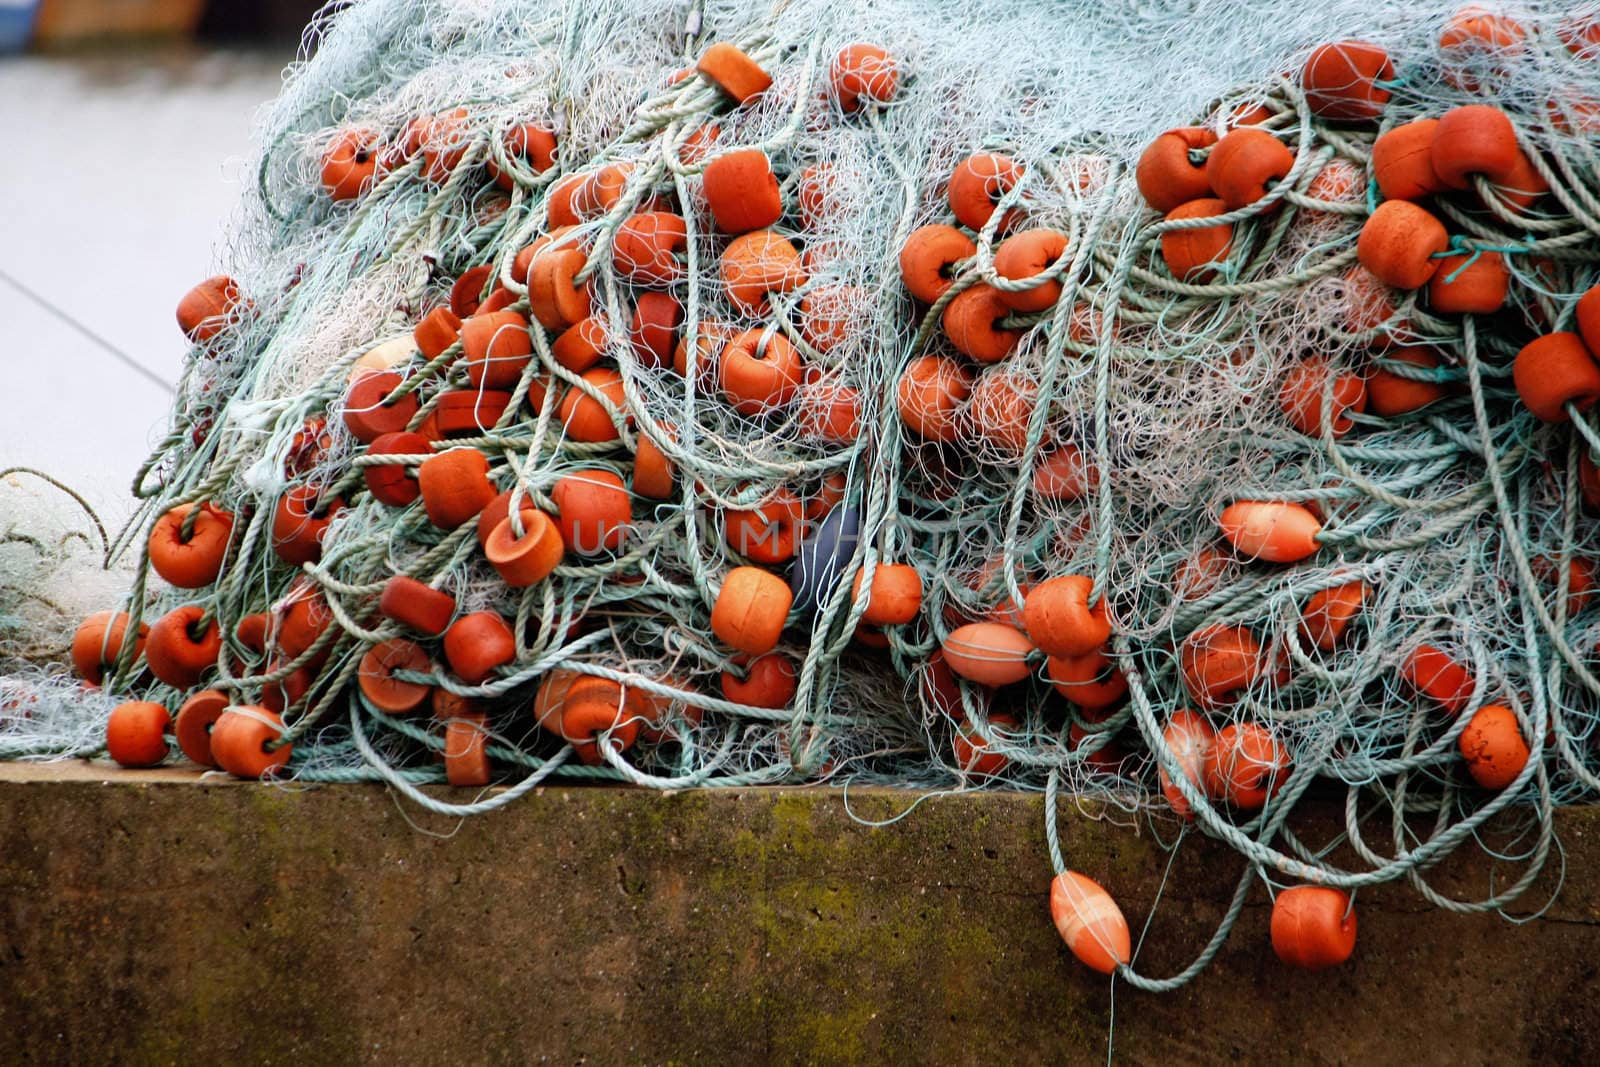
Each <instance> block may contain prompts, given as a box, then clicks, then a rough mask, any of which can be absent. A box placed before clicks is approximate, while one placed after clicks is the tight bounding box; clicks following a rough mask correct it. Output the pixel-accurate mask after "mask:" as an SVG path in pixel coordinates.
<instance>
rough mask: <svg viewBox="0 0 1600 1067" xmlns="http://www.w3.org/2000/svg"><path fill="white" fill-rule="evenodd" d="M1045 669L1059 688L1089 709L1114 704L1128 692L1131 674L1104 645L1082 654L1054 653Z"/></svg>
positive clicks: (1060, 691) (1058, 689)
mask: <svg viewBox="0 0 1600 1067" xmlns="http://www.w3.org/2000/svg"><path fill="white" fill-rule="evenodd" d="M1044 670H1045V674H1046V675H1048V676H1049V678H1050V684H1051V686H1052V687H1053V688H1054V689H1055V691H1056V692H1057V693H1060V694H1061V695H1062V696H1063V697H1064V698H1066V699H1067V700H1070V701H1071V702H1072V703H1074V704H1076V705H1077V706H1078V707H1079V708H1080V709H1082V710H1083V711H1085V712H1090V711H1100V710H1102V709H1105V708H1111V707H1114V706H1116V705H1117V704H1120V703H1122V698H1123V697H1125V696H1127V694H1128V679H1127V676H1125V675H1124V674H1123V673H1122V671H1121V669H1120V668H1118V667H1117V664H1116V661H1115V660H1113V659H1112V658H1111V657H1110V656H1108V655H1106V651H1105V649H1103V648H1097V649H1095V650H1093V651H1092V652H1086V653H1084V654H1083V655H1081V656H1051V657H1050V658H1049V659H1047V660H1045V661H1044Z"/></svg>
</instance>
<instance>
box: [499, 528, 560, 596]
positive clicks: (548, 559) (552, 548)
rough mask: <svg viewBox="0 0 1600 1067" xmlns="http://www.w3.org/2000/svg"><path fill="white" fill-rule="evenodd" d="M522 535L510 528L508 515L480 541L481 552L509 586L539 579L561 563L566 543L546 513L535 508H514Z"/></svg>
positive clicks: (528, 584) (518, 585)
mask: <svg viewBox="0 0 1600 1067" xmlns="http://www.w3.org/2000/svg"><path fill="white" fill-rule="evenodd" d="M518 517H519V519H520V521H521V523H522V536H521V537H518V536H517V534H516V531H515V530H514V529H513V528H512V525H511V518H510V516H509V515H508V516H507V517H506V518H503V519H501V520H500V521H499V522H498V523H496V524H495V526H494V528H493V529H492V530H491V531H490V533H489V536H488V538H487V539H486V540H485V541H484V543H483V555H484V558H485V559H487V560H488V561H489V563H490V565H492V566H493V567H494V569H495V573H497V574H499V575H500V580H501V581H503V582H505V583H506V584H507V585H509V586H510V587H512V588H513V589H522V588H525V587H526V586H530V585H533V584H535V583H537V582H542V581H544V580H545V579H546V578H548V577H549V576H550V575H551V573H552V572H554V571H555V569H556V568H557V567H559V566H560V565H561V558H562V557H563V556H564V555H566V551H567V546H566V543H565V542H564V541H562V539H561V531H560V530H559V529H558V528H557V527H556V524H555V523H554V522H553V521H551V519H550V516H548V515H546V514H545V513H544V512H542V511H539V510H538V509H536V508H523V509H521V510H520V511H519V512H518Z"/></svg>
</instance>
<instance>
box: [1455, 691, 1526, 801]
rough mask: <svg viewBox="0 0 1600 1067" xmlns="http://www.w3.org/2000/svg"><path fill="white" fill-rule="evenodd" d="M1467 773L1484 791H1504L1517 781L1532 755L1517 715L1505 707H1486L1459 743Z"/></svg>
mask: <svg viewBox="0 0 1600 1067" xmlns="http://www.w3.org/2000/svg"><path fill="white" fill-rule="evenodd" d="M1458 743H1459V745H1460V748H1461V758H1462V759H1464V760H1466V761H1467V773H1469V774H1471V775H1472V780H1473V781H1474V782H1477V783H1478V784H1479V785H1480V786H1482V787H1483V788H1485V789H1504V788H1506V787H1507V786H1508V785H1510V784H1511V783H1512V782H1514V781H1516V780H1517V776H1518V775H1519V774H1521V773H1522V769H1523V768H1524V767H1526V766H1527V764H1528V757H1529V755H1530V754H1531V753H1530V752H1529V750H1528V742H1526V741H1525V740H1523V738H1522V727H1521V726H1520V725H1519V724H1518V723H1517V716H1516V714H1515V713H1514V712H1513V711H1512V710H1511V709H1510V708H1508V707H1506V706H1505V705H1504V704H1485V705H1484V706H1483V707H1481V708H1479V709H1478V710H1477V712H1476V713H1474V714H1473V716H1472V721H1471V722H1469V723H1467V728H1466V729H1465V730H1463V731H1461V737H1460V739H1459V742H1458Z"/></svg>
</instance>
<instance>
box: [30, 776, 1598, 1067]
mask: <svg viewBox="0 0 1600 1067" xmlns="http://www.w3.org/2000/svg"><path fill="white" fill-rule="evenodd" d="M916 799H917V798H916V797H915V796H914V795H911V794H901V793H893V792H857V791H854V790H852V791H851V792H850V794H849V796H848V798H846V797H844V796H843V795H841V794H840V793H838V792H836V791H813V790H781V789H767V790H759V791H727V792H722V791H710V792H695V793H684V794H677V795H668V796H662V795H656V794H650V793H645V792H638V791H631V790H618V789H547V790H544V791H542V792H540V793H537V794H535V795H533V796H530V797H528V798H526V799H525V800H523V801H522V802H520V803H518V804H516V805H513V806H512V807H511V808H510V809H509V810H506V811H503V812H500V813H498V814H495V815H490V816H486V817H481V818H477V819H472V820H467V821H464V822H461V821H456V820H446V819H440V818H437V817H433V816H425V815H422V814H419V813H418V812H417V811H416V810H415V809H414V808H412V807H410V806H408V805H405V804H403V803H400V802H397V801H396V800H395V798H393V797H392V796H391V795H390V794H389V793H387V792H385V791H384V790H382V789H380V788H376V787H370V788H369V787H337V788H321V789H306V790H287V789H277V788H269V787H263V786H259V785H249V784H243V783H235V782H230V781H225V780H218V779H214V778H208V779H206V780H203V781H201V780H197V779H196V778H195V776H193V775H190V774H186V773H175V772H155V773H151V774H138V773H128V772H117V771H114V770H111V769H109V768H104V767H100V766H90V765H86V764H77V765H70V766H68V767H66V768H57V769H55V770H52V771H42V772H41V771H38V770H22V771H19V770H17V769H15V768H0V900H3V905H0V1034H3V1035H4V1037H3V1040H4V1042H5V1044H4V1046H3V1047H4V1053H3V1054H0V1059H4V1060H5V1061H8V1062H10V1061H32V1062H71V1063H90V1062H95V1063H98V1062H110V1061H121V1062H131V1063H179V1062H183V1063H193V1062H228V1063H283V1062H314V1063H333V1062H338V1063H380V1062H381V1063H395V1062H404V1063H437V1064H457V1063H479V1062H483V1063H528V1062H551V1063H582V1062H589V1063H712V1064H728V1063H750V1062H778V1063H813V1062H815V1063H874V1064H875V1063H883V1062H897V1063H898V1062H905V1063H940V1064H956V1063H982V1064H1010V1063H1060V1062H1068V1063H1076V1062H1082V1063H1100V1062H1104V1059H1105V1053H1106V1042H1107V1037H1108V1034H1109V1033H1111V1032H1112V1030H1113V1016H1112V1007H1113V998H1112V995H1111V992H1112V991H1111V987H1110V984H1109V983H1108V982H1107V981H1106V980H1105V979H1103V978H1102V977H1100V976H1099V975H1096V974H1093V973H1092V972H1089V971H1087V970H1085V969H1084V968H1083V967H1082V966H1081V965H1079V964H1078V963H1077V962H1076V961H1075V960H1074V959H1073V958H1072V957H1071V956H1070V954H1068V953H1067V951H1066V950H1065V948H1064V947H1063V946H1062V944H1061V942H1060V939H1059V938H1058V937H1057V936H1056V933H1055V930H1054V928H1053V927H1052V926H1051V924H1050V921H1049V918H1048V915H1047V909H1046V898H1045V891H1046V888H1047V886H1048V883H1049V876H1050V872H1049V868H1048V861H1047V860H1046V857H1045V851H1044V846H1043V840H1042V818H1043V809H1042V802H1041V800H1040V799H1039V798H1038V797H1036V796H1022V795H1007V794H977V795H966V796H959V797H940V798H934V799H931V800H928V801H926V802H924V803H922V804H920V805H919V806H918V807H917V808H916V810H915V811H914V812H912V813H911V814H910V815H909V816H908V817H906V818H904V819H902V820H900V821H898V822H896V823H894V824H893V825H888V826H882V827H877V828H873V827H869V826H866V825H863V823H862V822H860V821H856V819H860V820H884V819H887V818H889V817H892V816H894V815H896V814H899V813H900V812H903V811H904V810H905V809H906V808H907V807H908V806H909V805H910V804H911V803H912V802H913V801H914V800H916ZM851 813H854V815H855V816H856V819H852V817H851ZM1330 814H1331V813H1330ZM1129 822H1130V820H1129V819H1128V818H1127V817H1126V816H1120V815H1118V816H1116V817H1112V815H1111V814H1110V813H1107V812H1103V811H1099V810H1097V809H1094V808H1090V807H1083V806H1076V807H1069V808H1068V809H1067V810H1066V811H1065V813H1064V814H1063V826H1062V836H1063V844H1064V847H1065V849H1066V851H1067V853H1068V854H1069V855H1070V856H1071V857H1072V863H1073V865H1074V866H1075V867H1077V868H1079V869H1081V870H1084V871H1085V872H1087V873H1089V874H1091V875H1092V876H1094V877H1096V878H1098V879H1100V880H1101V881H1102V882H1104V883H1105V884H1106V885H1107V886H1108V887H1111V888H1112V889H1113V891H1114V892H1115V893H1116V895H1117V897H1118V898H1119V900H1120V902H1121V904H1122V906H1123V907H1124V909H1125V910H1126V911H1127V913H1128V914H1129V916H1130V918H1132V919H1133V920H1134V922H1135V925H1136V926H1137V925H1138V923H1140V922H1142V920H1143V916H1144V915H1145V914H1146V912H1147V910H1148V909H1149V907H1150V905H1151V903H1152V902H1153V901H1154V900H1155V897H1156V893H1157V890H1158V887H1159V886H1160V885H1161V883H1162V878H1163V874H1164V873H1165V872H1166V870H1167V863H1168V853H1167V852H1165V851H1163V850H1162V849H1161V848H1160V847H1159V846H1158V845H1157V843H1156V842H1155V841H1153V840H1152V838H1151V836H1150V830H1149V827H1148V826H1141V827H1137V828H1135V827H1133V826H1130V825H1129ZM1559 826H1560V834H1561V840H1562V843H1563V845H1564V846H1565V848H1566V860H1567V877H1566V880H1565V882H1564V883H1563V885H1562V886H1561V891H1560V894H1559V896H1558V897H1557V898H1556V899H1555V901H1554V903H1553V904H1552V905H1551V906H1550V908H1549V909H1548V910H1547V911H1546V912H1545V913H1544V915H1543V916H1542V917H1541V918H1539V919H1537V920H1535V921H1532V922H1528V923H1525V924H1521V925H1513V924H1511V923H1508V922H1505V921H1504V920H1502V919H1499V918H1495V917H1491V916H1458V915H1449V914H1446V913H1443V912H1441V911H1439V910H1437V909H1434V908H1432V907H1430V906H1428V905H1426V904H1425V903H1423V902H1422V901H1421V900H1420V899H1419V898H1418V897H1417V895H1416V894H1415V892H1414V891H1412V890H1411V889H1409V888H1406V887H1404V886H1399V887H1388V888H1384V889H1379V890H1376V891H1372V892H1366V893H1363V894H1362V896H1361V899H1360V913H1359V914H1360V943H1359V945H1358V948H1357V951H1356V958H1355V959H1354V960H1353V961H1352V963H1350V964H1349V965H1347V966H1345V967H1343V968H1340V969H1338V970H1336V971H1332V972H1326V973H1323V974H1316V975H1314V974H1305V973H1299V972H1294V971H1291V970H1289V969H1287V968H1285V967H1283V966H1282V965H1281V964H1279V963H1278V962H1277V960H1276V959H1275V958H1274V957H1273V955H1272V952H1271V950H1270V948H1269V947H1268V941H1267V924H1268V905H1267V899H1266V894H1265V892H1264V890H1263V891H1261V892H1259V893H1257V894H1256V896H1255V897H1254V898H1253V899H1252V902H1251V906H1250V907H1248V908H1247V909H1246V911H1245V914H1244V916H1243V918H1242V919H1241V920H1240V922H1239V925H1238V928H1237V929H1236V931H1235V934H1234V936H1233V939H1232V940H1231V941H1230V942H1229V944H1228V946H1227V947H1226V948H1225V949H1224V950H1223V952H1222V953H1221V955H1219V957H1218V958H1217V960H1216V962H1215V963H1214V964H1213V966H1212V967H1211V968H1210V970H1208V971H1207V972H1205V973H1204V974H1203V975H1202V976H1201V977H1200V978H1199V980H1197V981H1196V982H1194V983H1193V984H1192V985H1190V986H1189V987H1187V988H1186V989H1184V990H1182V991H1180V992H1177V993H1174V994H1169V995H1165V996H1149V995H1144V994H1139V993H1136V992H1134V991H1133V990H1131V989H1129V988H1128V987H1126V986H1119V987H1118V988H1117V989H1116V995H1115V1026H1114V1032H1115V1041H1116V1049H1117V1053H1118V1058H1119V1059H1120V1060H1123V1061H1125V1062H1132V1063H1140V1062H1151V1063H1156V1062H1161V1063H1165V1062H1193V1061H1211V1062H1215V1061H1219V1060H1221V1061H1234V1062H1241V1063H1271V1062H1285V1061H1293V1062H1300V1063H1375V1062H1384V1063H1388V1062H1399V1061H1405V1062H1408V1063H1412V1064H1424V1063H1503V1062H1512V1061H1530V1060H1540V1061H1544V1062H1551V1063H1577V1062H1597V1061H1600V977H1597V974H1600V812H1597V811H1595V810H1588V809H1585V810H1574V811H1564V812H1562V813H1561V814H1560V817H1559ZM1312 829H1313V830H1315V829H1316V828H1315V827H1313V828H1312ZM1324 829H1326V826H1324ZM1239 864H1240V861H1239V860H1238V859H1237V858H1236V857H1235V856H1234V855H1233V854H1231V853H1230V852H1228V851H1227V850H1226V849H1224V848H1222V847H1220V846H1217V845H1215V844H1214V843H1211V842H1207V841H1203V840H1201V839H1199V838H1191V839H1190V840H1189V841H1187V842H1186V843H1185V845H1184V847H1183V848H1182V849H1181V851H1180V852H1179V855H1178V857H1177V860H1176V861H1175V863H1174V864H1173V865H1172V869H1171V873H1170V875H1169V876H1168V877H1167V880H1166V885H1165V890H1164V892H1163V895H1162V898H1161V906H1160V908H1159V909H1158V911H1157V913H1156V918H1155V921H1154V922H1153V924H1152V926H1151V929H1150V933H1149V936H1148V939H1147V943H1146V948H1145V950H1144V952H1143V954H1142V955H1141V957H1140V961H1141V965H1142V967H1143V968H1144V969H1145V970H1147V971H1149V972H1151V973H1169V972H1170V971H1172V970H1175V969H1177V968H1180V967H1181V966H1183V965H1184V963H1186V962H1187V960H1188V959H1189V958H1190V956H1191V955H1192V954H1193V953H1194V952H1195V951H1196V950H1197V949H1198V948H1199V946H1200V945H1201V944H1203V943H1204V941H1205V939H1206V938H1207V937H1208V936H1209V934H1210V932H1211V930H1212V928H1213V926H1214V924H1215V921H1216V919H1217V917H1218V915H1219V914H1220V912H1221V909H1222V907H1223V905H1224V903H1225V902H1226V899H1227V897H1228V894H1229V891H1230V889H1231V887H1232V884H1233V881H1234V879H1235V877H1236V876H1237V873H1238V871H1239ZM1506 875H1507V872H1506V870H1505V869H1501V870H1499V871H1492V870H1491V868H1490V866H1489V865H1488V863H1487V862H1486V861H1484V860H1481V859H1479V860H1477V861H1463V862H1459V863H1452V864H1448V865H1446V867H1445V868H1444V869H1441V870H1438V871H1436V872H1433V874H1432V875H1431V876H1430V877H1431V878H1432V880H1433V882H1434V884H1435V885H1436V887H1437V888H1439V889H1441V890H1444V891H1448V892H1453V893H1457V894H1460V895H1463V896H1466V895H1473V894H1477V895H1481V893H1482V891H1483V889H1484V887H1485V886H1486V885H1488V884H1489V879H1490V878H1491V877H1493V878H1494V879H1495V880H1496V883H1497V884H1500V883H1501V882H1502V881H1503V880H1504V879H1505V878H1506ZM1553 889H1554V885H1553V884H1552V885H1550V886H1546V887H1544V888H1543V895H1542V896H1539V897H1538V902H1539V903H1543V902H1544V900H1545V899H1547V898H1548V897H1549V895H1550V892H1551V891H1552V890H1553Z"/></svg>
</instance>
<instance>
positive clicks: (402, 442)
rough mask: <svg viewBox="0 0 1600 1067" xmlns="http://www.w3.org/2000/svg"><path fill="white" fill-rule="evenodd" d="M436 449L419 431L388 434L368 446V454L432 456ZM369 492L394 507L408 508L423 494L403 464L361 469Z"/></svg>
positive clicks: (380, 465) (414, 478)
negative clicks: (408, 505) (407, 506)
mask: <svg viewBox="0 0 1600 1067" xmlns="http://www.w3.org/2000/svg"><path fill="white" fill-rule="evenodd" d="M432 454H433V448H432V447H431V446H430V445H429V442H428V439H427V438H426V437H424V436H422V435H421V434H419V433H386V434H384V435H383V436H381V437H379V438H377V439H376V440H374V441H373V442H372V443H371V444H370V445H368V446H367V455H369V456H431V455H432ZM361 476H362V478H363V480H364V481H365V482H366V484H367V491H368V492H369V493H371V494H372V495H373V497H375V498H376V499H377V500H378V501H380V502H381V503H384V504H387V505H389V506H390V507H392V508H400V507H405V506H406V505H407V504H409V503H411V502H412V501H413V500H415V499H417V497H419V496H421V495H422V489H421V487H420V486H419V485H418V484H417V479H416V477H415V476H414V475H411V474H409V473H407V471H406V467H405V465H404V464H402V463H375V464H372V465H370V466H366V467H363V468H361Z"/></svg>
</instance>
